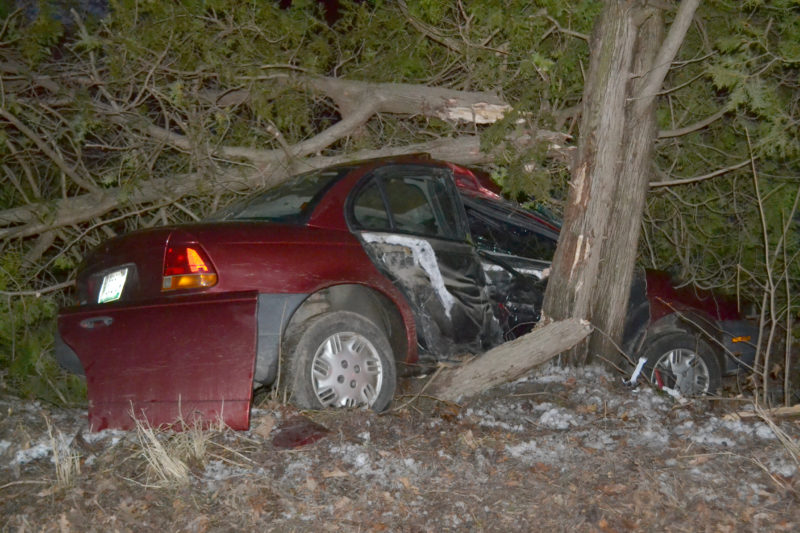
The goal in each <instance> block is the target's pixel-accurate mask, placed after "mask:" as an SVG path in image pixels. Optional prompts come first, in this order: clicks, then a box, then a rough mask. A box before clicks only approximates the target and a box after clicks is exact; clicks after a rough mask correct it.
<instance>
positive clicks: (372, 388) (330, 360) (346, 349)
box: [311, 332, 383, 407]
mask: <svg viewBox="0 0 800 533" xmlns="http://www.w3.org/2000/svg"><path fill="white" fill-rule="evenodd" d="M311 380H312V383H313V385H314V394H316V395H317V399H319V401H320V403H322V405H324V406H325V407H359V406H364V405H366V406H370V405H372V404H373V402H374V401H375V399H376V398H377V397H378V393H379V392H380V390H381V385H382V384H383V365H382V364H381V360H380V358H379V357H378V351H377V350H376V349H375V347H374V346H373V345H372V343H371V342H370V341H369V340H368V339H367V338H365V337H364V336H362V335H359V334H358V333H350V332H343V333H335V334H333V335H331V336H330V337H328V338H327V339H325V341H323V343H322V344H321V345H320V347H319V348H317V353H316V354H314V360H313V361H312V363H311Z"/></svg>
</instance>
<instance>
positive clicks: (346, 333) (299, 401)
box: [283, 311, 397, 411]
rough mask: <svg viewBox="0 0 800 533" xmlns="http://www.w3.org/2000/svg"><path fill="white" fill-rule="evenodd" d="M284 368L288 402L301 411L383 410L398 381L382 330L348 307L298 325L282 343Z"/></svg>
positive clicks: (389, 348) (389, 400)
mask: <svg viewBox="0 0 800 533" xmlns="http://www.w3.org/2000/svg"><path fill="white" fill-rule="evenodd" d="M283 368H284V369H285V374H284V376H285V382H284V383H285V385H286V387H288V392H289V400H290V401H291V402H292V403H293V404H295V405H296V406H298V407H300V408H302V409H323V408H326V407H370V408H372V409H373V410H375V411H383V410H384V409H386V408H387V407H388V406H389V404H390V403H391V401H392V398H393V396H394V390H395V385H396V382H397V378H396V376H397V373H396V370H395V363H394V356H393V354H392V349H391V347H390V345H389V341H388V340H387V338H386V335H385V334H384V332H383V331H382V330H381V329H380V328H379V327H378V326H376V325H375V324H374V323H373V322H371V321H370V320H368V319H366V318H364V317H363V316H361V315H359V314H356V313H351V312H349V311H334V312H329V313H323V314H321V315H317V316H314V317H312V318H310V319H309V320H307V321H305V322H304V323H302V324H300V325H299V327H297V328H296V329H294V331H293V333H292V334H290V335H289V337H288V339H287V342H286V344H285V345H284V354H283Z"/></svg>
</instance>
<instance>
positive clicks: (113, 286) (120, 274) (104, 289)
mask: <svg viewBox="0 0 800 533" xmlns="http://www.w3.org/2000/svg"><path fill="white" fill-rule="evenodd" d="M127 278H128V267H125V268H120V269H119V270H115V271H113V272H109V273H108V274H106V275H105V276H103V284H102V285H101V286H100V295H99V296H98V297H97V303H99V304H104V303H106V302H113V301H115V300H119V298H120V296H122V289H123V288H124V287H125V280H126V279H127Z"/></svg>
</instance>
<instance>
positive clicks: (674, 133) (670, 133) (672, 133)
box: [658, 108, 728, 139]
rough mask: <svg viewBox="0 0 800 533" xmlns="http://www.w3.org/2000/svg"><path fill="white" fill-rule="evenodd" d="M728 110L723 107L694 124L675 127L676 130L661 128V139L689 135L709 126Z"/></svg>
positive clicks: (659, 133)
mask: <svg viewBox="0 0 800 533" xmlns="http://www.w3.org/2000/svg"><path fill="white" fill-rule="evenodd" d="M727 112H728V110H727V109H724V108H723V109H720V110H719V111H717V112H716V113H714V114H713V115H711V116H709V117H706V118H704V119H703V120H701V121H699V122H695V123H694V124H690V125H688V126H684V127H683V128H678V129H675V130H661V131H659V132H658V138H659V139H669V138H672V137H682V136H683V135H688V134H690V133H693V132H695V131H698V130H701V129H703V128H705V127H706V126H708V125H709V124H711V123H713V122H715V121H717V120H719V119H720V118H722V117H723V116H724V115H725V113H727Z"/></svg>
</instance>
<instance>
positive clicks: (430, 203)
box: [352, 167, 464, 240]
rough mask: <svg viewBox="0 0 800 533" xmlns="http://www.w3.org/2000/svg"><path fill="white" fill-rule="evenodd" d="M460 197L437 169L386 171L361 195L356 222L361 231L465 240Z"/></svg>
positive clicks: (356, 202) (357, 199)
mask: <svg viewBox="0 0 800 533" xmlns="http://www.w3.org/2000/svg"><path fill="white" fill-rule="evenodd" d="M456 194H457V193H456V192H455V190H450V189H449V188H448V185H447V181H446V177H445V176H439V175H437V174H436V173H435V170H432V169H422V170H421V169H420V168H414V167H397V168H392V169H386V170H384V171H383V172H381V173H380V174H379V175H378V176H375V178H374V179H373V180H372V181H370V182H369V183H368V184H367V185H366V186H365V187H364V188H363V189H361V190H360V191H359V192H358V193H357V195H356V197H355V198H354V200H353V204H352V206H353V211H352V212H353V220H354V222H355V224H356V226H358V227H359V228H361V229H368V230H377V231H396V232H398V233H409V234H412V235H422V236H426V237H440V238H445V239H462V240H463V238H464V234H463V233H464V231H463V230H460V226H459V211H458V208H459V204H456V203H455V199H454V198H455V195H456ZM387 209H388V212H387Z"/></svg>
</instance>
